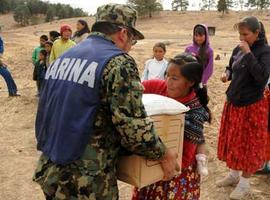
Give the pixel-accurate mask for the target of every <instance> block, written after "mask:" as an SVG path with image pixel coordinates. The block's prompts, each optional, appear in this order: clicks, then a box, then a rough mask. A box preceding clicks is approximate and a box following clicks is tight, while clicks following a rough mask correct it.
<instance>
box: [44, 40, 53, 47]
mask: <svg viewBox="0 0 270 200" xmlns="http://www.w3.org/2000/svg"><path fill="white" fill-rule="evenodd" d="M45 44H48V45H50V46H51V47H52V46H53V42H52V41H47V42H45Z"/></svg>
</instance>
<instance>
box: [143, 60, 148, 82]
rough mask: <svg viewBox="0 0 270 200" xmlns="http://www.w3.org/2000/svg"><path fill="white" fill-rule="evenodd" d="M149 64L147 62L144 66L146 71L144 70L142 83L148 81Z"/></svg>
mask: <svg viewBox="0 0 270 200" xmlns="http://www.w3.org/2000/svg"><path fill="white" fill-rule="evenodd" d="M147 63H148V62H145V64H144V70H143V74H142V78H141V79H142V80H141V81H146V80H148V73H149V72H148V64H147Z"/></svg>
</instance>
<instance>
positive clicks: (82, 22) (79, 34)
mask: <svg viewBox="0 0 270 200" xmlns="http://www.w3.org/2000/svg"><path fill="white" fill-rule="evenodd" d="M78 23H80V24H82V25H83V26H84V28H83V29H82V30H80V31H77V32H75V34H74V36H73V37H76V36H78V37H80V36H81V35H83V34H85V33H90V29H89V26H88V24H87V22H86V21H85V20H82V19H79V20H78Z"/></svg>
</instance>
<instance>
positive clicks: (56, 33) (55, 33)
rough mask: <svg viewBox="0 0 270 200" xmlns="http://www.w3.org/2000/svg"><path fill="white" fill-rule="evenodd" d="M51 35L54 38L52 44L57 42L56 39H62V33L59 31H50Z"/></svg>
mask: <svg viewBox="0 0 270 200" xmlns="http://www.w3.org/2000/svg"><path fill="white" fill-rule="evenodd" d="M49 35H50V37H52V38H53V41H52V42H54V40H55V39H56V38H58V37H60V33H58V32H57V31H50V32H49Z"/></svg>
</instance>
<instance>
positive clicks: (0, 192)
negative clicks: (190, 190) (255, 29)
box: [0, 12, 270, 200]
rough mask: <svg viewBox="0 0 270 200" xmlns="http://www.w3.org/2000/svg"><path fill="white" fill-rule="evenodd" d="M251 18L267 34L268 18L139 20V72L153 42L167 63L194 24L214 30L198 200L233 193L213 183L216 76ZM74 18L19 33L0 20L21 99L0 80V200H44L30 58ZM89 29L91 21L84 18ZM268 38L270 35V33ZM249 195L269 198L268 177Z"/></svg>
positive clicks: (209, 15)
mask: <svg viewBox="0 0 270 200" xmlns="http://www.w3.org/2000/svg"><path fill="white" fill-rule="evenodd" d="M251 14H254V15H256V16H258V18H259V19H261V20H262V21H263V22H264V24H265V26H266V31H269V32H270V23H269V21H270V16H269V14H267V13H251V12H248V13H247V12H245V13H244V12H231V13H230V14H229V15H226V16H225V17H221V15H220V14H218V13H216V12H200V13H199V12H188V13H179V12H162V13H161V14H160V16H156V17H154V18H152V19H141V20H140V21H139V22H138V29H139V30H142V32H143V33H144V34H145V36H146V39H145V40H143V41H139V42H138V44H137V45H136V46H135V47H134V49H133V50H132V51H131V52H130V54H131V55H132V56H134V58H135V59H136V61H137V63H138V67H139V69H140V71H142V69H143V64H144V62H145V60H146V59H148V58H150V57H151V55H152V47H153V45H154V43H156V42H165V43H166V44H167V49H168V51H167V54H166V57H167V58H170V57H172V56H174V55H175V54H177V53H181V52H183V50H184V48H185V46H186V45H187V44H189V43H190V42H191V34H192V28H193V26H194V25H195V24H197V23H206V24H208V25H210V26H215V27H216V35H215V36H212V37H211V38H210V41H211V44H212V47H213V48H214V52H215V56H216V55H217V54H219V55H220V57H221V60H216V61H215V65H214V67H215V72H214V75H213V76H212V77H211V79H210V82H209V95H210V98H211V101H210V108H211V110H212V112H213V122H212V124H211V125H206V131H205V135H206V141H207V145H208V149H209V171H210V175H209V176H208V177H207V178H204V179H203V180H202V187H201V199H202V200H227V199H229V197H228V196H229V193H230V192H231V191H232V190H233V188H230V187H229V188H225V189H224V188H222V189H219V188H217V187H216V186H215V181H216V180H217V179H219V178H221V177H223V176H224V175H225V174H226V173H227V169H226V166H225V164H224V163H222V162H220V161H218V160H217V157H216V149H217V139H218V128H219V124H220V116H221V112H222V108H223V103H224V99H225V95H224V93H225V90H226V88H227V86H228V85H227V84H223V83H221V82H220V81H219V77H220V75H221V73H222V72H223V70H224V67H225V66H226V65H227V63H228V60H229V57H230V54H231V51H232V49H233V48H234V46H236V45H237V43H238V33H237V32H236V31H234V30H233V24H234V23H236V22H237V20H238V19H240V18H242V17H243V16H246V15H251ZM76 20H77V19H68V20H62V21H56V22H52V23H47V24H41V25H37V26H30V27H25V28H18V27H17V26H16V25H15V24H14V21H13V19H12V17H11V16H10V15H2V16H0V24H3V25H4V31H3V32H2V33H1V34H2V36H3V39H4V42H5V55H4V57H5V61H6V63H7V64H8V65H9V69H10V71H11V72H12V75H13V77H14V79H15V81H16V83H17V85H18V88H19V93H20V94H21V97H18V98H9V97H7V96H8V95H7V89H6V85H5V83H4V81H3V80H2V78H0V113H1V114H0V199H1V200H2V199H3V200H41V199H44V197H43V194H42V192H41V190H40V188H39V186H38V185H37V184H35V183H33V182H32V179H31V178H32V174H33V171H34V168H35V165H36V162H37V159H38V156H39V152H37V151H36V142H35V137H34V121H35V114H36V107H37V102H38V99H37V98H36V97H35V94H36V87H35V82H34V81H32V71H33V66H32V64H31V53H32V51H33V49H34V47H36V46H37V45H38V41H39V36H40V35H41V34H43V33H44V34H47V33H48V32H49V31H50V30H58V29H59V27H60V24H63V23H69V24H71V25H72V26H73V27H75V24H76ZM87 20H88V22H89V23H90V24H92V23H93V19H89V18H87ZM268 36H269V34H268ZM251 185H252V194H251V195H250V196H249V197H247V198H246V199H247V200H255V199H256V200H263V199H265V200H266V199H270V190H269V188H270V176H265V175H254V176H252V178H251ZM119 189H120V199H122V200H126V199H130V195H131V189H132V188H131V186H129V185H127V184H124V183H121V182H119Z"/></svg>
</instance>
